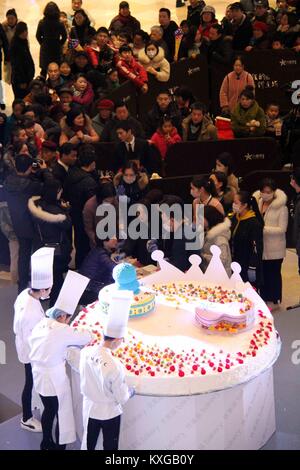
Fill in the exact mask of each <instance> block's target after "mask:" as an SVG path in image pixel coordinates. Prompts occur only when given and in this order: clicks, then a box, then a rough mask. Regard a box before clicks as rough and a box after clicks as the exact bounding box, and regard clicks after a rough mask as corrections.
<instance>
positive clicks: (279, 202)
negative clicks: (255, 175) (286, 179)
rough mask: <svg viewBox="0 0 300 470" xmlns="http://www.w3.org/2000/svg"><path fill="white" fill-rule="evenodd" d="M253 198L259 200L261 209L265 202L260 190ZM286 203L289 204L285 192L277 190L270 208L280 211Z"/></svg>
mask: <svg viewBox="0 0 300 470" xmlns="http://www.w3.org/2000/svg"><path fill="white" fill-rule="evenodd" d="M253 197H255V199H256V200H257V204H258V207H259V208H261V206H262V204H263V200H262V198H261V197H260V191H259V190H258V191H255V192H254V193H253ZM286 203H287V195H286V194H285V192H284V191H282V190H281V189H276V191H275V197H274V199H273V201H272V202H271V204H270V206H269V207H271V208H272V209H275V210H278V209H280V208H281V207H282V206H285V205H286Z"/></svg>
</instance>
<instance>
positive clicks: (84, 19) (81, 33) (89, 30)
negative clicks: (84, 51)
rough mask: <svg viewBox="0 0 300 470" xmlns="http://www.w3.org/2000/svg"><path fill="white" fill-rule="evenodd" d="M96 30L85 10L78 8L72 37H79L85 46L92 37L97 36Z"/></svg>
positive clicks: (79, 40)
mask: <svg viewBox="0 0 300 470" xmlns="http://www.w3.org/2000/svg"><path fill="white" fill-rule="evenodd" d="M95 34H96V30H95V28H93V27H92V26H91V22H90V20H89V17H88V15H87V14H86V12H85V11H84V10H77V11H76V12H75V15H74V19H73V26H72V28H71V31H70V38H71V39H78V42H79V44H80V46H81V47H84V46H85V45H86V44H87V43H88V40H89V39H90V38H92V37H93V36H95Z"/></svg>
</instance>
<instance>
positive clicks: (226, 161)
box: [215, 152, 239, 193]
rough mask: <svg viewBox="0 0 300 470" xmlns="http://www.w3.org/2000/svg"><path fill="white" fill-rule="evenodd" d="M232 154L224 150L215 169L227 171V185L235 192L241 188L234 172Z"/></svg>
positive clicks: (218, 157)
mask: <svg viewBox="0 0 300 470" xmlns="http://www.w3.org/2000/svg"><path fill="white" fill-rule="evenodd" d="M232 160H233V159H232V155H231V154H230V153H229V152H222V153H220V154H219V155H218V156H217V158H216V165H215V171H220V172H222V173H225V175H226V176H227V185H228V187H229V188H230V189H232V190H233V191H234V192H235V193H236V192H237V191H238V190H239V181H238V179H237V177H236V176H235V174H234V173H233V169H232V165H233V161H232Z"/></svg>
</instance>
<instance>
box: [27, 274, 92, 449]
mask: <svg viewBox="0 0 300 470" xmlns="http://www.w3.org/2000/svg"><path fill="white" fill-rule="evenodd" d="M88 282H89V279H88V278H87V277H85V276H82V275H80V274H78V273H76V272H73V271H69V272H68V274H67V276H66V279H65V282H64V284H63V287H62V289H61V291H60V294H59V296H58V299H57V301H56V304H55V305H54V307H52V308H50V309H49V310H47V312H46V316H47V318H44V319H43V320H41V321H40V322H39V323H38V324H37V325H36V326H35V328H34V329H33V331H32V334H31V336H30V338H29V345H30V354H29V357H30V361H31V364H32V375H33V381H34V386H35V389H36V391H37V392H38V393H39V394H40V397H41V400H42V402H43V405H44V411H43V414H42V420H41V422H42V430H43V440H42V442H41V445H40V448H41V450H54V449H60V450H63V449H65V447H66V444H69V443H71V442H74V441H75V440H76V433H75V422H74V416H73V406H72V395H71V387H70V382H69V378H68V376H67V372H66V355H67V349H68V347H69V346H84V345H85V344H87V343H89V342H90V341H91V339H92V335H91V334H90V333H89V332H88V331H86V330H78V329H76V328H73V327H71V326H69V321H70V319H71V316H72V315H73V314H74V311H75V309H76V306H77V304H78V301H79V299H80V297H81V295H82V293H83V291H84V290H85V288H86V286H87V284H88ZM55 418H56V419H57V423H56V430H55V441H54V439H53V436H52V428H53V423H54V420H55Z"/></svg>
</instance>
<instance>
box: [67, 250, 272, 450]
mask: <svg viewBox="0 0 300 470" xmlns="http://www.w3.org/2000/svg"><path fill="white" fill-rule="evenodd" d="M191 258H192V259H191V269H190V270H189V271H188V272H187V273H185V274H183V273H181V272H176V271H174V270H173V269H172V268H170V266H166V265H165V266H164V263H165V262H164V261H163V260H162V258H161V257H160V260H159V261H160V265H161V268H162V270H161V271H160V272H158V273H155V274H153V275H150V276H148V277H146V278H145V279H144V284H145V287H146V288H147V286H149V288H150V286H151V285H152V286H153V284H155V283H156V284H157V285H158V284H159V283H160V282H162V281H163V280H164V279H165V282H170V279H174V278H175V283H176V282H177V283H178V282H179V283H180V282H184V283H187V282H188V283H190V282H191V279H197V280H198V281H199V278H201V279H200V282H201V284H202V285H203V284H204V283H205V285H209V284H211V282H212V279H211V278H210V270H209V268H208V270H207V271H206V273H205V276H203V274H202V273H201V274H200V273H199V271H200V269H199V267H198V266H199V259H198V257H196V258H195V256H194V257H191ZM196 265H197V266H196ZM166 268H167V273H166V271H165V274H163V271H164V269H166ZM216 268H218V269H217V271H216ZM175 269H176V268H175ZM197 270H198V271H197ZM211 270H212V272H213V273H214V278H215V283H216V285H222V286H223V285H224V286H225V287H226V289H230V288H235V289H236V288H237V286H238V285H239V289H241V290H242V291H243V294H244V295H245V296H246V298H247V299H249V300H250V301H251V302H253V305H254V306H255V308H254V310H255V320H254V323H253V324H252V325H251V327H249V328H246V329H245V331H241V332H239V333H238V334H217V333H216V334H210V333H209V332H207V331H206V330H205V329H203V328H201V327H199V325H198V324H197V323H196V320H195V308H194V306H193V305H190V304H189V302H186V301H184V302H185V304H184V302H183V303H181V304H180V303H178V302H177V303H176V305H174V301H172V299H171V301H170V299H169V298H167V297H166V298H165V299H161V298H160V297H159V296H158V297H157V302H156V307H155V310H154V311H153V312H152V313H151V314H149V315H145V316H143V317H137V318H130V320H129V324H128V336H127V339H126V343H125V345H124V347H123V349H122V350H120V351H116V353H115V356H116V357H118V358H119V359H120V360H121V362H123V364H124V366H125V367H126V369H127V374H126V380H127V382H128V384H129V385H131V386H135V387H136V396H134V397H133V398H132V399H131V400H129V402H128V403H127V404H126V405H125V406H124V413H123V416H122V424H121V433H120V449H123V450H140V449H145V450H196V449H199V450H201V449H203V450H204V449H207V450H208V449H213V450H214V449H216V450H217V449H259V448H260V447H262V446H263V445H264V444H265V443H266V442H267V441H268V439H269V438H270V437H271V435H272V434H273V433H274V432H275V407H274V391H273V369H272V366H273V364H274V362H275V361H276V359H277V357H278V355H279V352H280V339H279V336H278V334H277V332H276V331H275V329H274V323H273V317H272V315H271V314H270V311H269V309H268V307H267V306H266V305H265V303H264V302H263V301H262V299H261V298H260V297H259V295H258V294H257V293H256V292H255V291H254V290H253V289H252V288H251V286H249V285H246V284H244V283H241V279H240V278H239V275H238V268H237V266H235V265H234V264H233V270H234V274H233V276H232V278H231V279H228V277H227V279H226V278H225V277H224V272H223V271H222V268H221V267H220V265H219V259H218V251H217V250H215V251H214V260H213V261H212V263H211ZM217 273H219V276H218V274H217ZM168 276H169V277H170V278H169V279H168ZM226 276H227V275H226ZM204 277H205V278H204ZM221 281H222V282H221ZM194 284H195V282H194ZM174 285H175V284H173V286H174ZM189 285H190V284H189ZM225 287H224V289H225ZM181 292H182V288H181ZM213 292H215V291H214V290H213ZM224 292H225V291H224ZM224 295H225V294H224ZM164 300H165V301H164ZM221 303H223V299H222V300H221ZM106 317H107V315H106V314H105V313H104V312H103V311H102V310H101V308H100V303H98V302H96V303H95V304H93V305H91V306H89V307H87V308H86V309H84V311H82V312H81V313H80V314H79V315H78V317H77V318H76V320H75V322H74V326H83V327H85V328H89V329H90V330H91V331H93V333H94V334H95V335H96V336H97V335H98V337H99V339H101V335H102V327H103V324H105V321H106ZM79 355H80V352H79V350H78V349H75V348H74V349H72V350H71V351H70V355H69V363H70V365H71V367H72V389H73V403H74V411H75V418H76V424H77V430H78V435H79V437H80V438H81V437H82V434H83V429H82V411H81V410H82V397H81V395H80V386H79V373H78V364H79ZM100 441H102V439H100Z"/></svg>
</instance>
